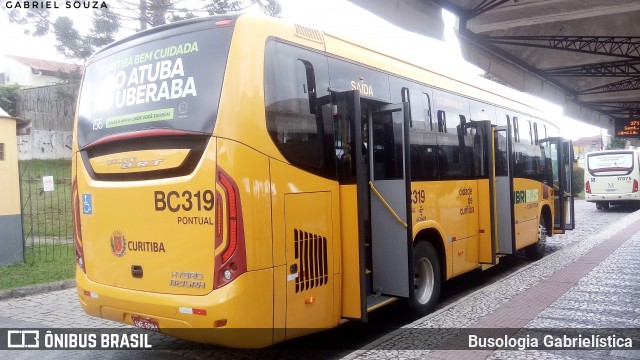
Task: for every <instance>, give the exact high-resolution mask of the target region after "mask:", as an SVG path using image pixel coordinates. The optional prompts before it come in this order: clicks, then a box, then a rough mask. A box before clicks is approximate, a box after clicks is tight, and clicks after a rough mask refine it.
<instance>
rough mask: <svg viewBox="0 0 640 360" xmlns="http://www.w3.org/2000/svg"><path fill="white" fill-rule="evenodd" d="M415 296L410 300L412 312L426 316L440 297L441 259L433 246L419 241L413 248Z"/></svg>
mask: <svg viewBox="0 0 640 360" xmlns="http://www.w3.org/2000/svg"><path fill="white" fill-rule="evenodd" d="M413 266H414V267H413V296H412V297H411V299H410V300H409V305H410V309H411V312H412V313H413V314H414V315H419V316H424V315H426V314H428V313H430V312H431V311H433V309H434V308H435V306H436V304H437V303H438V298H439V297H440V283H441V281H442V276H441V274H440V260H439V259H438V254H437V253H436V250H435V249H434V248H433V246H432V245H431V244H430V243H428V242H426V241H419V242H418V243H417V244H416V245H415V247H414V249H413Z"/></svg>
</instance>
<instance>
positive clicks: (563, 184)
mask: <svg viewBox="0 0 640 360" xmlns="http://www.w3.org/2000/svg"><path fill="white" fill-rule="evenodd" d="M540 145H541V146H543V147H544V149H545V154H546V157H547V158H548V159H549V164H548V165H547V166H550V167H551V169H550V170H551V175H552V176H553V179H552V180H551V181H552V184H551V185H552V186H551V187H552V188H553V198H554V207H553V209H554V210H553V211H554V214H553V233H554V234H564V233H565V231H566V230H573V229H574V228H575V215H574V202H573V189H572V186H571V184H572V181H573V159H574V157H573V143H572V142H571V140H566V139H563V138H560V137H553V138H547V139H543V140H540Z"/></svg>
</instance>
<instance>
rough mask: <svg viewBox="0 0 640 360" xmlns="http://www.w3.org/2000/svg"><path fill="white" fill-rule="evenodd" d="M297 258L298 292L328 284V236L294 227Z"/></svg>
mask: <svg viewBox="0 0 640 360" xmlns="http://www.w3.org/2000/svg"><path fill="white" fill-rule="evenodd" d="M293 232H294V239H295V244H294V245H295V258H296V260H299V263H300V270H299V276H298V277H297V278H296V293H298V292H302V291H305V290H310V289H313V288H316V287H318V286H322V285H326V284H327V282H328V281H329V274H328V272H329V270H328V266H327V238H326V237H323V236H319V235H315V234H311V233H308V232H306V231H302V230H297V229H294V230H293Z"/></svg>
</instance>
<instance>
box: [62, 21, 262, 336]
mask: <svg viewBox="0 0 640 360" xmlns="http://www.w3.org/2000/svg"><path fill="white" fill-rule="evenodd" d="M237 21H238V19H237V17H227V18H208V19H204V20H203V19H196V20H191V21H187V22H182V23H180V24H177V25H176V24H172V25H167V26H164V27H161V28H157V29H152V30H150V31H146V32H143V33H140V34H138V35H135V36H133V37H131V38H128V39H125V40H124V41H121V42H118V43H115V44H112V45H110V46H109V47H107V48H106V49H103V50H102V51H100V52H99V53H98V54H96V56H95V57H94V58H93V59H92V61H91V62H90V64H89V65H88V66H87V68H86V72H85V77H84V80H83V85H82V90H81V95H80V100H79V106H78V115H77V121H76V125H75V129H74V147H73V211H74V224H75V225H74V226H75V248H76V260H77V275H76V280H77V287H78V295H79V298H80V302H81V304H82V306H83V308H84V310H85V311H86V312H87V313H88V314H90V315H93V316H97V317H101V318H104V319H109V320H114V321H118V322H123V323H127V324H130V325H135V326H138V327H143V328H150V329H154V330H158V329H159V331H161V332H164V333H167V334H170V335H175V336H178V337H181V338H186V339H189V340H193V341H197V342H209V343H218V344H223V345H229V346H233V347H261V346H266V345H269V344H271V343H272V331H273V330H272V328H273V298H274V296H273V273H272V271H273V270H272V255H271V243H270V241H271V240H270V233H271V224H270V217H269V211H270V210H269V209H270V208H269V200H270V197H269V186H264V187H260V186H258V187H256V185H255V184H254V185H252V188H248V186H249V185H248V181H249V180H247V179H252V180H251V181H252V182H256V180H255V179H258V180H260V181H259V182H258V183H261V184H268V179H269V178H268V166H266V164H267V161H266V159H265V158H264V156H262V155H260V154H259V153H258V152H256V151H253V150H251V149H249V148H248V147H246V146H242V145H239V144H237V143H234V142H232V141H228V140H227V139H221V138H218V137H216V136H212V135H213V134H214V129H215V127H216V122H217V120H218V118H219V117H220V112H222V111H223V110H222V106H219V104H220V98H221V93H223V82H224V80H225V68H226V67H227V66H228V65H227V59H228V58H229V57H230V48H231V39H232V36H234V26H235V23H236V22H237ZM261 51H262V50H261ZM261 51H258V52H259V54H257V56H259V57H261V56H262V52H261ZM260 81H261V79H260ZM247 194H251V199H249V197H248V195H247ZM246 223H250V224H251V226H245V224H246ZM256 236H260V237H261V239H263V240H264V241H262V242H259V241H253V242H250V241H247V238H249V237H256ZM229 328H232V329H239V328H246V329H254V330H253V331H252V332H251V333H250V334H249V333H248V332H247V333H242V332H233V331H224V329H229ZM189 329H200V330H193V331H190V330H189ZM204 329H207V330H204ZM260 329H264V331H261V330H260Z"/></svg>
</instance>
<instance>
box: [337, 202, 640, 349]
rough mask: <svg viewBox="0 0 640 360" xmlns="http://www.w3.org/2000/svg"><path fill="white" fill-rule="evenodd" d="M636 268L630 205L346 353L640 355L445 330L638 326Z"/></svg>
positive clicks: (636, 224) (637, 239) (639, 241)
mask: <svg viewBox="0 0 640 360" xmlns="http://www.w3.org/2000/svg"><path fill="white" fill-rule="evenodd" d="M638 274H640V212H635V213H632V214H630V215H627V216H625V217H624V218H623V219H621V220H620V221H618V222H616V223H614V224H612V225H610V226H608V227H606V228H604V229H601V231H599V232H597V233H594V234H593V235H591V236H589V237H587V238H584V239H581V241H580V242H578V243H575V245H574V246H572V247H570V248H568V249H565V250H563V251H561V252H557V253H554V254H551V255H550V256H547V257H545V258H543V259H542V260H540V261H538V262H536V263H533V264H531V265H529V266H527V267H525V268H523V269H521V270H520V271H518V272H516V273H514V274H512V275H511V276H509V277H507V278H505V279H502V280H501V281H499V282H497V283H495V284H492V285H490V286H487V287H485V288H483V289H481V290H479V291H477V292H475V293H473V294H471V295H469V296H467V297H466V298H464V299H462V300H459V301H457V302H456V303H454V304H452V305H451V306H448V307H446V308H444V309H442V310H440V311H437V312H435V313H433V314H431V315H429V316H427V317H425V318H422V319H420V320H418V321H415V322H414V323H412V324H409V325H407V326H406V327H404V328H403V329H399V330H398V331H395V332H393V333H391V334H389V335H387V336H385V337H383V338H382V339H379V340H378V341H375V342H373V343H371V344H369V345H368V346H366V347H365V348H366V349H367V350H359V351H356V352H354V353H352V354H350V355H349V356H347V358H348V359H389V358H394V359H395V358H403V359H418V358H419V359H461V358H464V359H465V360H473V359H514V358H517V359H529V358H530V359H540V358H544V359H602V358H608V359H611V358H613V359H616V358H617V359H630V358H632V359H640V351H634V350H626V351H621V350H617V351H611V350H588V351H585V350H544V351H543V350H523V351H520V350H517V351H516V350H468V347H467V346H468V337H467V336H460V337H458V338H456V337H455V336H452V335H454V334H451V333H449V334H448V335H447V332H448V330H452V329H461V328H477V329H480V328H482V329H486V328H503V329H516V330H517V329H520V328H537V329H550V328H554V329H557V328H560V329H562V328H565V329H576V328H596V329H597V328H609V329H627V328H628V329H635V330H636V332H637V330H638V329H639V328H640V281H638V280H639V279H640V276H639V275H638ZM416 329H418V330H416ZM420 329H441V332H442V338H440V339H434V337H437V336H438V333H437V332H434V331H427V330H422V331H421V330H420ZM513 332H515V331H513ZM447 337H449V340H446V342H444V341H445V339H447ZM443 342H444V343H443ZM425 344H439V345H438V346H436V348H445V349H451V348H463V349H467V350H419V349H423V348H427V347H431V346H429V345H426V346H425ZM635 346H636V347H637V346H638V345H637V344H636V345H635Z"/></svg>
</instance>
